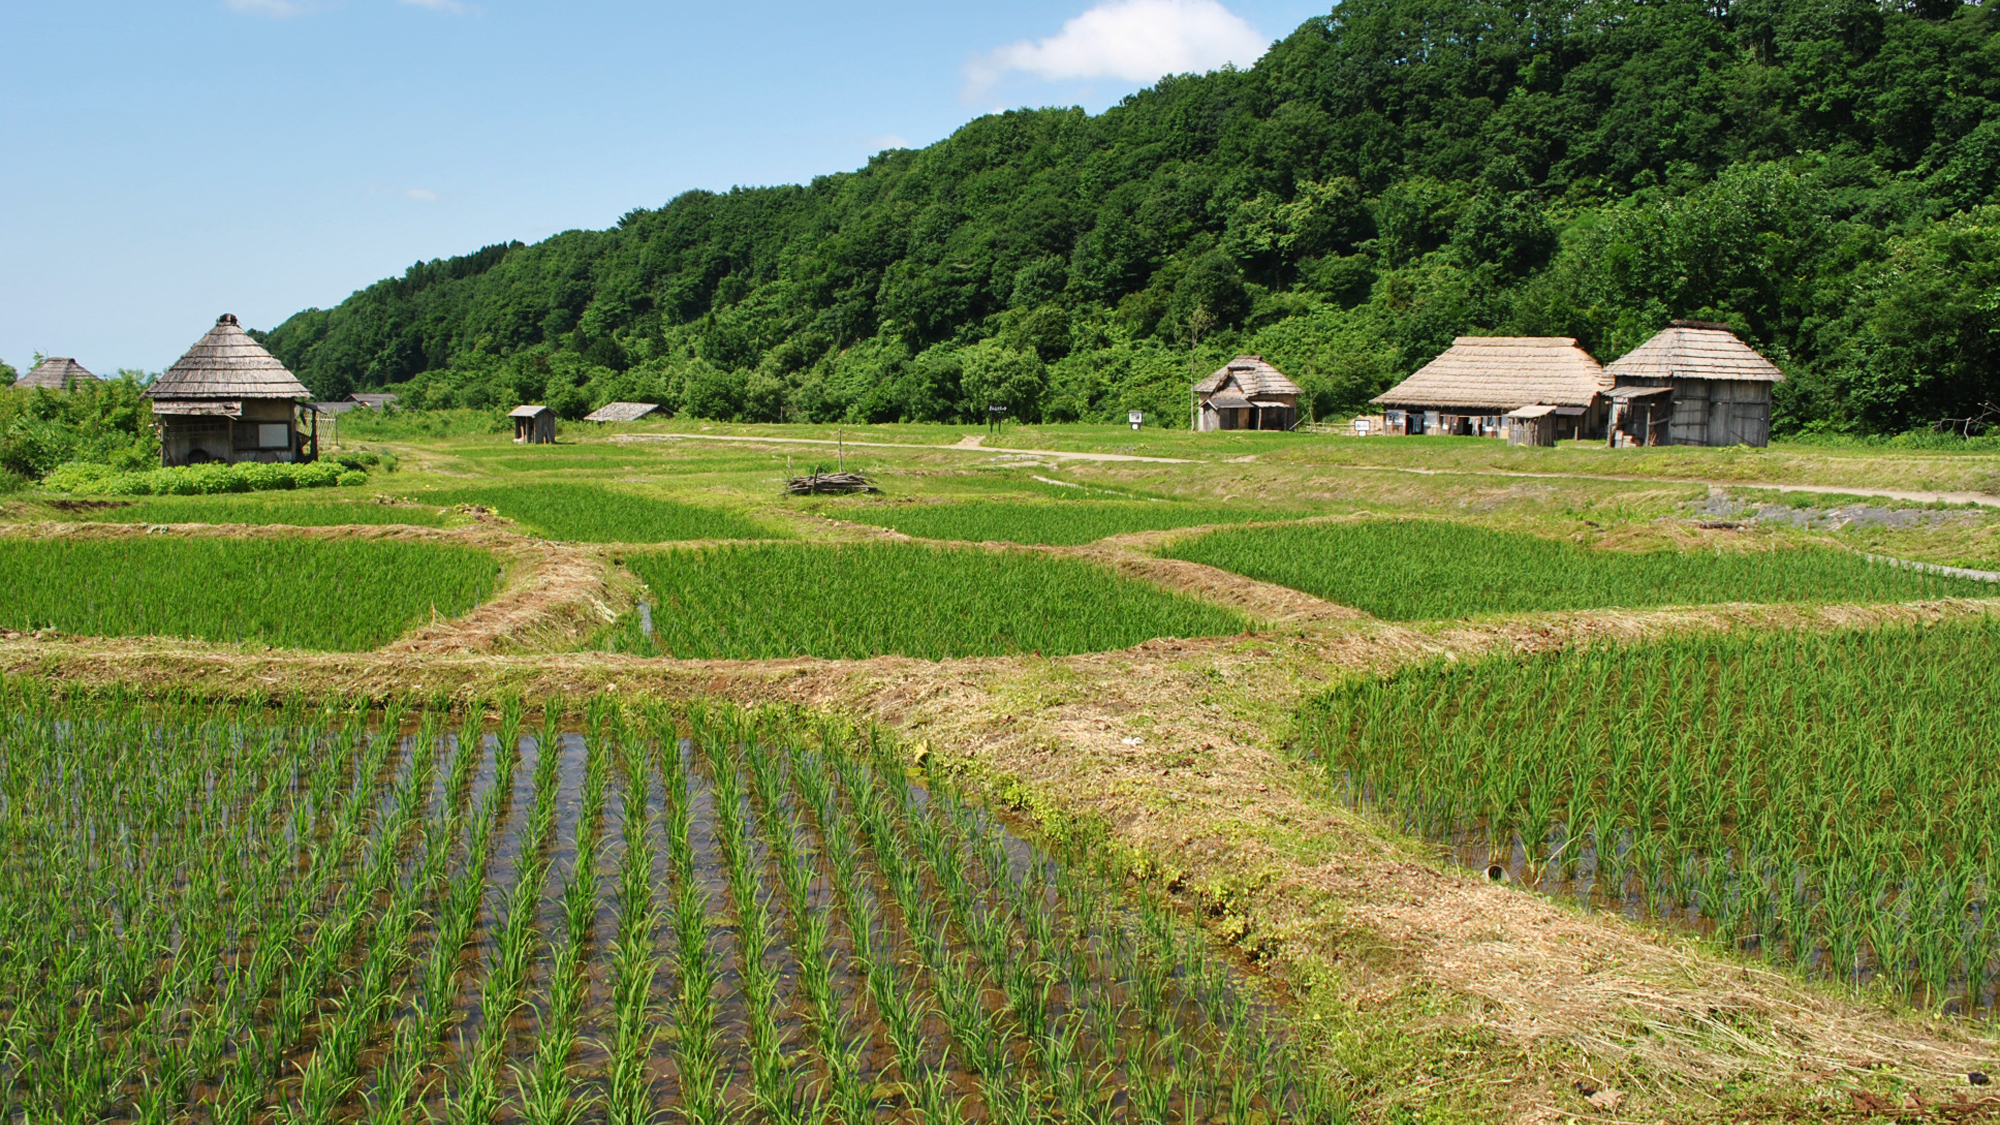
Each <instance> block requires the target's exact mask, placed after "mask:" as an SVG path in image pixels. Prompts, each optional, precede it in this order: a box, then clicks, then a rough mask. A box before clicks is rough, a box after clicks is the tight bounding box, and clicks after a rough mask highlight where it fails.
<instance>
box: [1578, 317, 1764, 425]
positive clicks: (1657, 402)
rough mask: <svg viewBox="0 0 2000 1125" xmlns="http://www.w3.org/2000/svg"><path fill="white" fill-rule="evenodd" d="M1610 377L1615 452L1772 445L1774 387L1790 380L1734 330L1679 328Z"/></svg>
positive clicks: (1691, 324) (1681, 323)
mask: <svg viewBox="0 0 2000 1125" xmlns="http://www.w3.org/2000/svg"><path fill="white" fill-rule="evenodd" d="M1605 370H1607V371H1608V372H1610V374H1611V377H1612V378H1613V379H1614V380H1616V382H1617V387H1616V388H1615V389H1614V390H1612V392H1611V396H1610V397H1611V416H1612V420H1611V427H1610V429H1611V441H1612V444H1614V445H1753V446H1761V445H1767V444H1769V443H1770V440H1771V387H1772V385H1773V384H1776V383H1780V382H1783V381H1784V378H1785V373H1784V372H1782V371H1780V370H1778V365H1777V364H1775V363H1772V362H1771V361H1770V360H1768V359H1765V358H1764V357H1763V356H1761V355H1759V354H1758V353H1757V350H1756V349H1755V348H1752V347H1751V346H1750V345H1748V344H1746V343H1744V342H1743V341H1742V340H1741V339H1739V338H1738V337H1737V335H1736V333H1735V332H1734V331H1732V330H1731V329H1730V327H1729V326H1728V325H1726V324H1717V323H1715V322H1714V321H1707V320H1675V321H1671V322H1669V323H1668V325H1667V327H1665V328H1663V329H1661V330H1660V332H1659V333H1658V334H1657V335H1655V336H1654V337H1653V338H1652V339H1650V340H1648V341H1646V342H1645V343H1643V344H1640V345H1639V346H1638V347H1636V348H1633V349H1632V350H1631V351H1630V352H1627V353H1626V354H1625V355H1624V356H1622V357H1621V358H1619V359H1616V360H1614V361H1612V363H1611V365H1610V366H1609V367H1607V368H1606V369H1605ZM1621 436H1622V440H1621Z"/></svg>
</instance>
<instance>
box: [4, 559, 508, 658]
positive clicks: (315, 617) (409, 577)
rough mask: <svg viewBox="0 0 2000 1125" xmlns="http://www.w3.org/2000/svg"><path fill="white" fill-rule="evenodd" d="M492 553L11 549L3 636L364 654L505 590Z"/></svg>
mask: <svg viewBox="0 0 2000 1125" xmlns="http://www.w3.org/2000/svg"><path fill="white" fill-rule="evenodd" d="M498 575H499V566H498V564H497V563H495V562H494V560H493V556H492V555H490V554H488V553H487V552H485V551H479V550H474V549H472V548H467V547H452V546H439V545H436V544H430V543H401V542H392V541H379V540H305V539H223V538H181V537H173V538H152V537H148V538H144V539H140V538H120V539H75V538H63V539H5V540H0V628H4V629H12V630H18V631H28V630H34V629H55V630H58V631H60V632H63V633H73V634H81V635H84V636H97V637H131V636H162V637H190V638H194V639H198V640H205V641H223V642H240V643H261V644H270V645H279V646H283V647H287V648H305V649H322V650H331V651H338V652H357V651H362V650H366V649H372V648H377V647H380V646H381V645H383V644H386V643H388V642H389V641H391V640H393V639H395V637H397V636H398V635H399V634H401V633H403V632H404V631H405V630H407V629H409V628H410V627H412V626H414V625H416V624H418V623H420V622H423V621H427V620H431V619H432V618H433V617H456V616H458V615H459V614H461V613H464V612H466V611H467V610H469V609H471V608H473V607H474V606H476V605H478V604H479V603H480V602H482V601H485V600H486V598H487V597H489V596H490V595H491V594H492V592H493V586H494V581H495V579H496V578H497V577H498Z"/></svg>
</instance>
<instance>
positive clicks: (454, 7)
mask: <svg viewBox="0 0 2000 1125" xmlns="http://www.w3.org/2000/svg"><path fill="white" fill-rule="evenodd" d="M398 2H399V3H403V4H408V5H409V6H411V7H412V8H427V9H429V10H431V11H433V12H443V13H445V14H446V15H452V16H462V15H465V14H466V13H467V12H471V11H474V10H475V9H474V8H473V6H472V5H470V4H467V3H464V2H463V0H398Z"/></svg>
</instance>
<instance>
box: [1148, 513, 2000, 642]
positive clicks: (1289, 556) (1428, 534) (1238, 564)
mask: <svg viewBox="0 0 2000 1125" xmlns="http://www.w3.org/2000/svg"><path fill="white" fill-rule="evenodd" d="M1161 554H1163V555H1165V556H1166V557H1169V558H1176V559H1186V560H1188V561H1190V562H1198V563H1204V564H1206V565H1208V566H1214V567H1219V568H1221V569H1223V570H1228V571H1233V572H1235V573H1237V574H1241V575H1244V576H1246V577H1249V578H1255V579H1258V580H1259V581H1263V582H1272V583H1276V584H1278V585H1280V586H1289V587H1291V588H1292V589H1294V590H1301V591H1303V592H1305V593H1308V594H1312V595H1314V596H1316V597H1321V598H1325V599H1327V600H1328V601H1333V602H1338V603H1340V604H1341V605H1350V606H1355V607H1357V608H1360V609H1364V610H1367V611H1368V612H1369V613H1372V614H1374V615H1375V616H1377V617H1382V618H1387V619H1390V620H1397V621H1408V620H1421V619H1431V618H1446V617H1466V616H1470V615H1474V614H1482V613H1517V612H1523V611H1530V610H1565V609H1589V608H1594V607H1598V606H1657V605H1696V604H1702V603H1709V602H1878V601H1912V600H1916V599H1920V598H1941V597H1962V598H1990V597H1992V596H1994V587H1993V585H1992V584H1991V583H1985V582H1975V581H1972V580H1969V579H1964V578H1951V577H1946V576H1943V575H1935V574H1926V573H1923V572H1920V571H1916V570H1909V569H1904V568H1900V567H1895V566H1891V565H1888V564H1886V563H1875V562H1870V561H1868V559H1866V558H1865V557H1863V556H1861V555H1858V554H1854V553H1851V552H1847V551H1840V550H1834V549H1831V548H1822V547H1799V548H1791V549H1773V550H1765V551H1729V552H1719V551H1671V550H1670V551H1648V552H1643V553H1641V552H1632V551H1611V550H1594V549H1590V548H1586V547H1581V546H1578V545H1577V544H1575V543H1570V542H1567V541H1564V540H1558V539H1545V538H1542V537H1541V536H1537V535H1526V534H1519V533H1513V532H1503V531H1493V530H1490V529H1487V528H1483V527H1474V526H1471V525H1468V524H1460V523H1453V522H1450V521H1447V520H1369V521H1366V522H1361V523H1339V524H1313V525H1300V526H1294V527H1272V528H1246V529H1231V530H1224V531H1217V532H1213V533H1210V534H1207V535H1202V536H1199V537H1197V538H1194V539H1190V540H1186V541H1183V542H1179V543H1175V544H1172V545H1171V546H1169V547H1168V548H1166V549H1165V550H1164V551H1162V552H1161Z"/></svg>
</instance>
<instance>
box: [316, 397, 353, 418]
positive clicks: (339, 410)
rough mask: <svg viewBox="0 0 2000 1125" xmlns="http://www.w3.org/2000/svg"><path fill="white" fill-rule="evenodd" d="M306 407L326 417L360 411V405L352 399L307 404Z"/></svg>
mask: <svg viewBox="0 0 2000 1125" xmlns="http://www.w3.org/2000/svg"><path fill="white" fill-rule="evenodd" d="M306 405H307V406H310V407H312V408H313V410H314V411H315V412H317V413H320V414H326V415H334V414H345V413H347V412H348V411H350V410H359V409H361V404H360V403H358V402H355V401H353V400H352V399H342V400H341V401H339V402H309V403H307V404H306Z"/></svg>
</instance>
